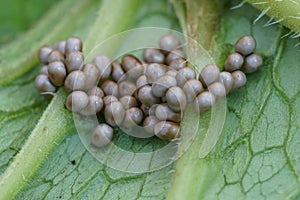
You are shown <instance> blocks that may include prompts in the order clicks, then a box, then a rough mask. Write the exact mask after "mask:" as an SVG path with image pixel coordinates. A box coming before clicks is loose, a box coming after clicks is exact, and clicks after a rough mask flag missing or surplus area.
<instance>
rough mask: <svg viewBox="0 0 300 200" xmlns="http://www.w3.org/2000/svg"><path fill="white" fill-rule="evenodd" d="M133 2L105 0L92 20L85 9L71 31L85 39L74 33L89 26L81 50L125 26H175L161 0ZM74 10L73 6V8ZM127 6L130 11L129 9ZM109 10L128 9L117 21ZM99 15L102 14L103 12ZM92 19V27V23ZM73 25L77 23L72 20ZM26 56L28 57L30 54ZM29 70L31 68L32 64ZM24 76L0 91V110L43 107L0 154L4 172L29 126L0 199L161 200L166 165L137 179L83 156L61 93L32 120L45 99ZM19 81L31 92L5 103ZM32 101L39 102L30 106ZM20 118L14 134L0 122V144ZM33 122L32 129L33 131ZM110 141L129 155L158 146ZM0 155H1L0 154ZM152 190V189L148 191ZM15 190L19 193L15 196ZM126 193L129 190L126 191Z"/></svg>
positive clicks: (119, 139) (125, 139)
mask: <svg viewBox="0 0 300 200" xmlns="http://www.w3.org/2000/svg"><path fill="white" fill-rule="evenodd" d="M134 2H135V1H131V2H130V4H128V1H123V0H122V1H120V2H119V3H116V4H112V3H111V2H110V1H103V2H102V4H101V6H100V12H101V13H100V14H99V16H98V19H97V20H96V21H95V20H93V18H94V16H95V15H96V14H97V12H98V10H95V9H90V10H89V11H90V12H92V13H91V14H90V13H89V14H88V15H84V16H85V19H83V20H82V21H83V22H84V23H85V25H84V26H79V27H78V26H77V27H78V28H77V29H75V33H77V34H76V35H79V36H81V37H82V36H83V37H82V38H85V37H86V35H87V34H86V32H87V31H85V32H84V33H81V32H80V30H81V29H84V28H85V29H86V30H89V29H90V27H93V28H91V32H90V33H89V35H88V37H87V47H84V48H86V49H89V48H91V47H92V46H90V47H89V44H93V43H91V42H89V41H93V40H94V38H95V35H96V36H97V37H96V39H97V40H99V42H100V41H101V40H104V39H106V38H107V37H109V36H110V35H112V34H115V33H117V32H119V31H122V30H125V29H128V28H130V27H143V26H157V27H159V26H161V27H165V28H172V29H175V28H178V25H177V21H176V17H175V16H174V14H173V13H172V8H171V6H170V5H169V4H167V3H166V2H165V1H155V2H151V3H150V2H149V3H148V4H142V5H140V6H137V7H136V8H133V7H132V6H136V5H135V3H134ZM126 3H127V5H126ZM150 5H151V6H150ZM74 6H75V7H77V6H78V5H74ZM110 6H113V7H110ZM130 6H131V7H130ZM129 7H130V8H131V9H132V10H130V11H129V10H128V9H129ZM149 8H151V9H149ZM105 9H107V10H105ZM109 9H115V10H117V11H119V12H118V13H123V12H125V11H127V10H128V11H127V15H126V17H127V18H124V19H122V20H121V18H120V16H124V15H115V14H114V13H113V12H108V11H109ZM126 9H127V10H126ZM136 10H139V12H135V11H136ZM102 11H107V13H106V12H102ZM129 13H131V14H129ZM101 19H102V20H101ZM158 19H159V20H158ZM46 21H47V19H46ZM94 21H95V25H93V23H94ZM103 21H104V22H105V23H107V24H105V27H106V28H107V30H106V32H101V34H100V35H99V31H101V28H100V30H99V25H102V23H103ZM87 22H89V23H88V24H89V26H87V25H86V23H87ZM118 23H120V25H118ZM78 24H81V23H80V22H78ZM95 42H96V41H95ZM111 48H115V49H117V46H112V47H111ZM86 49H85V50H84V53H85V55H87V53H88V50H86ZM35 51H37V49H36V50H35ZM30 56H32V55H31V54H30ZM17 67H19V66H17ZM30 67H31V68H32V67H33V66H30ZM30 74H31V75H30V78H28V76H29V75H28V74H26V75H24V76H23V77H21V78H19V79H17V80H15V81H14V82H10V83H9V86H5V87H2V91H3V94H4V95H3V96H1V98H2V99H3V102H4V103H3V105H2V108H3V109H4V110H5V111H6V112H8V113H9V114H10V112H12V110H13V111H15V112H18V111H21V110H22V109H25V108H26V109H28V110H30V111H32V110H31V109H32V105H35V104H37V105H40V104H42V105H43V107H40V108H39V109H37V112H38V116H36V118H35V119H33V118H29V117H30V115H26V116H25V117H24V119H30V120H32V124H33V126H32V127H29V128H28V132H26V135H25V136H24V138H23V141H21V142H20V144H19V146H18V149H17V150H16V151H15V152H13V153H14V154H12V153H10V154H8V153H7V155H4V154H3V160H5V161H6V164H5V165H3V167H2V168H3V169H2V171H4V169H6V167H7V165H8V164H9V163H8V162H9V161H10V160H12V157H13V156H14V155H15V154H16V153H17V152H18V151H19V150H20V148H21V146H22V144H23V143H24V140H25V139H26V136H27V135H28V133H29V132H30V131H31V130H32V129H33V128H34V129H33V132H32V133H31V135H30V136H29V138H28V139H27V141H26V143H25V145H24V146H23V148H22V149H21V150H20V152H19V154H17V156H16V157H15V159H14V161H13V163H12V164H11V165H10V166H9V167H8V168H7V169H6V171H5V172H4V174H3V175H2V177H1V178H0V185H1V186H0V188H1V197H2V198H4V199H7V198H11V197H13V196H14V195H15V194H16V195H17V196H16V197H15V198H16V199H28V198H30V197H34V198H37V199H40V198H46V199H47V198H48V199H53V198H63V199H65V198H84V199H86V198H88V199H94V197H95V196H96V197H98V198H100V197H101V196H106V198H107V197H110V198H114V197H113V196H115V197H116V198H117V196H119V197H120V198H121V197H122V198H125V199H128V198H132V197H133V196H139V197H143V198H155V199H163V198H164V196H165V195H166V191H167V187H168V184H169V182H170V178H171V174H169V170H170V167H169V168H165V169H163V170H162V171H157V172H153V173H146V174H140V175H139V174H130V173H124V172H119V171H116V170H113V169H110V168H108V167H106V166H104V165H102V164H101V163H100V162H98V161H97V160H96V159H95V158H93V157H92V156H91V154H90V153H88V151H87V150H86V149H85V148H84V146H83V145H82V143H81V142H80V140H79V137H78V135H77V134H76V129H75V127H74V125H73V122H72V114H71V113H70V112H69V111H67V110H65V109H64V108H63V104H64V100H65V95H66V94H65V92H64V91H63V90H60V91H59V92H58V93H57V94H56V96H55V97H54V98H53V100H52V101H51V103H50V104H49V105H48V107H47V109H46V110H45V111H44V113H43V115H42V117H41V119H40V120H39V121H38V122H37V120H38V118H39V117H40V116H41V113H42V112H43V108H45V103H42V102H43V101H45V100H43V98H42V97H40V95H39V94H38V92H36V90H35V89H34V86H33V80H34V76H35V75H36V74H37V70H34V71H32V72H30ZM24 82H27V83H28V85H29V86H28V87H30V91H33V94H25V93H26V91H25V90H24V91H22V93H21V94H20V95H19V96H21V97H23V96H24V98H21V99H16V101H17V104H16V105H17V106H15V103H16V102H14V101H13V102H9V99H11V98H13V99H14V98H16V97H17V96H18V95H17V93H16V92H15V91H16V90H17V88H18V87H20V85H23V84H24ZM13 89H14V90H13ZM29 97H30V98H31V99H30V98H29ZM36 99H38V100H39V102H35V101H36ZM1 102H2V101H1ZM21 102H22V103H21ZM0 107H1V106H0ZM24 107H25V108H24ZM24 119H20V121H21V123H20V125H17V126H16V128H15V129H14V130H10V129H9V128H10V127H11V126H12V125H10V124H8V123H7V124H8V125H6V124H4V125H6V126H9V127H8V128H5V129H3V130H2V131H3V134H4V133H6V132H7V131H8V133H7V135H9V136H8V137H7V138H2V139H3V141H1V144H3V145H4V144H6V143H7V142H8V141H10V140H12V141H13V142H14V139H15V138H14V137H12V135H13V134H14V133H18V134H19V135H23V132H22V130H21V127H25V126H26V123H28V121H26V120H24ZM15 121H16V120H15ZM15 121H13V122H11V123H14V122H15ZM36 123H37V125H36V126H35V127H34V124H36ZM3 127H4V126H3ZM15 140H17V139H15ZM115 140H116V141H115V142H116V143H118V144H119V145H120V146H123V147H124V148H129V150H131V151H140V150H141V151H148V150H151V149H155V148H157V146H161V145H160V144H161V143H162V142H160V141H159V140H158V139H156V140H154V141H152V142H150V143H149V141H146V142H145V140H141V139H140V140H138V139H133V138H132V137H130V136H127V135H125V134H122V135H118V134H117V136H116V137H115ZM128 143H131V146H129V147H128ZM155 143H156V144H155ZM11 146H12V145H9V144H6V145H4V148H3V152H5V151H9V150H10V147H11ZM0 155H1V156H2V154H0ZM46 157H47V159H46ZM99 183H103V184H104V185H103V187H101V188H102V189H99V187H98V185H99ZM24 186H25V187H24ZM23 187H24V188H23ZM153 188H157V189H155V190H153ZM20 189H22V191H20V192H19V190H20ZM116 189H118V190H119V193H115V190H116ZM128 190H130V191H131V192H128Z"/></svg>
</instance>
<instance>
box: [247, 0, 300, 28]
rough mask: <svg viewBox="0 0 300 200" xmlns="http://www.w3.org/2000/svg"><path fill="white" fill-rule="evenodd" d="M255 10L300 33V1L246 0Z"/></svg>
mask: <svg viewBox="0 0 300 200" xmlns="http://www.w3.org/2000/svg"><path fill="white" fill-rule="evenodd" d="M246 2H248V3H250V4H251V5H253V6H254V7H255V8H257V9H259V10H261V11H262V12H266V13H265V14H266V15H268V16H269V17H271V18H274V22H280V23H281V24H283V25H284V26H286V27H288V28H289V29H291V30H292V31H293V32H295V33H300V15H299V10H300V1H299V0H295V1H287V0H283V1H274V0H264V1H262V0H246Z"/></svg>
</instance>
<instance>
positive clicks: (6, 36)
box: [0, 0, 58, 46]
mask: <svg viewBox="0 0 300 200" xmlns="http://www.w3.org/2000/svg"><path fill="white" fill-rule="evenodd" d="M57 1H58V0H10V1H8V0H0V46H2V45H4V44H6V43H8V42H10V41H12V40H13V39H14V38H16V37H17V36H18V35H20V34H21V33H22V32H23V31H25V30H27V29H28V28H30V27H32V26H34V25H35V24H36V23H38V20H39V18H41V17H42V16H43V15H44V14H45V13H46V11H47V10H48V9H49V8H50V7H52V6H53V5H54V4H55V3H56V2H57Z"/></svg>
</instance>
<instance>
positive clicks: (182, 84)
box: [35, 35, 262, 147]
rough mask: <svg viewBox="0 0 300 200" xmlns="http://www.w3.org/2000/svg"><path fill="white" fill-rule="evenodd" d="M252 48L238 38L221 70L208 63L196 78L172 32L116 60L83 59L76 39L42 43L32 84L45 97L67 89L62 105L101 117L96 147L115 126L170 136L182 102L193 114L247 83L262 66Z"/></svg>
mask: <svg viewBox="0 0 300 200" xmlns="http://www.w3.org/2000/svg"><path fill="white" fill-rule="evenodd" d="M255 46H256V41H255V39H254V38H253V37H252V36H243V37H241V38H240V39H239V40H238V41H237V43H236V44H235V52H234V53H232V54H230V55H229V56H228V58H227V59H226V62H225V67H224V68H225V71H223V72H220V70H219V68H218V66H216V65H215V64H209V65H206V66H205V67H204V68H203V69H202V71H201V72H200V74H199V76H198V77H197V75H196V72H195V71H194V70H193V69H192V68H191V67H190V66H189V63H188V61H187V60H186V59H185V55H184V52H183V50H182V49H181V42H180V41H179V40H178V39H177V38H176V37H174V36H173V35H164V36H162V37H161V38H160V40H159V47H158V48H156V47H148V48H146V49H144V51H143V60H140V59H138V58H137V57H135V56H134V55H132V54H127V55H124V56H123V57H122V58H121V60H120V61H118V60H114V61H111V60H110V58H109V57H107V56H105V55H97V56H95V58H94V59H93V61H92V62H91V63H84V57H83V55H82V53H81V50H82V42H81V40H80V39H79V38H77V37H71V38H69V39H67V40H66V41H61V42H58V43H57V44H55V45H54V46H53V47H51V46H43V47H41V49H40V50H39V58H40V61H41V62H42V63H43V66H42V67H41V70H40V74H39V75H38V76H37V78H36V81H35V83H36V87H37V88H38V90H39V91H40V92H41V94H43V95H44V96H45V97H46V98H51V96H52V95H53V93H54V92H55V91H56V90H57V87H59V86H64V88H65V89H66V91H67V92H68V93H69V95H68V97H67V99H66V107H67V109H68V110H70V111H72V112H76V113H79V114H81V115H85V116H89V115H96V114H97V115H104V119H105V122H106V123H101V124H100V125H98V126H97V127H96V128H95V130H94V132H93V133H92V135H91V141H92V144H93V145H94V146H95V147H103V146H105V145H107V144H108V143H109V142H110V141H111V140H112V138H113V134H114V129H113V128H114V127H121V128H122V127H123V128H127V129H130V128H132V127H134V126H138V125H140V126H142V127H143V128H144V130H145V132H146V133H147V134H149V136H152V135H156V136H157V137H159V138H161V139H165V140H171V139H174V138H177V137H179V132H180V121H181V119H182V116H183V112H184V111H185V109H186V107H187V104H189V103H192V104H193V108H194V111H195V112H196V113H197V114H201V113H204V112H206V111H208V110H209V109H210V108H211V107H212V106H213V105H214V104H215V103H216V102H217V101H218V100H220V99H221V98H223V97H225V96H226V95H227V94H228V93H230V92H232V91H235V90H237V89H238V88H240V87H242V86H244V85H245V84H246V75H245V73H252V72H254V71H256V70H257V69H258V68H259V67H260V66H261V65H262V58H261V56H260V55H258V54H255V53H253V52H254V49H255Z"/></svg>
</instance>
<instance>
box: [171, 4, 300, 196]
mask: <svg viewBox="0 0 300 200" xmlns="http://www.w3.org/2000/svg"><path fill="white" fill-rule="evenodd" d="M236 3H237V4H238V2H236ZM235 5H236V4H234V3H231V4H229V5H228V6H227V7H226V9H225V10H224V13H223V14H222V17H221V22H220V30H221V31H220V34H219V38H218V39H217V44H218V47H217V49H219V51H221V52H226V54H227V55H228V52H230V51H232V50H233V45H234V43H235V41H236V40H237V39H238V38H239V37H240V36H242V35H245V34H253V35H254V37H255V38H256V40H257V43H258V46H257V50H256V51H257V52H259V53H261V54H262V55H263V57H264V66H263V68H262V69H261V70H259V71H258V72H256V73H253V74H251V75H248V76H247V78H248V81H247V85H246V87H244V88H242V89H240V90H239V91H236V92H234V93H233V94H230V95H229V96H228V97H227V99H226V100H227V111H226V120H225V125H224V128H223V131H222V133H221V137H220V138H219V140H218V142H217V144H216V146H215V147H214V149H213V150H212V152H210V154H208V156H206V157H204V158H201V157H200V155H201V152H200V147H201V146H204V145H207V144H203V141H204V140H203V138H204V137H211V136H210V135H207V134H208V130H209V128H210V124H209V123H210V121H211V117H212V116H213V113H207V114H205V115H203V116H201V117H200V122H201V125H202V126H201V128H200V130H199V132H198V135H197V136H198V137H197V138H196V139H195V141H194V143H193V144H192V145H191V147H190V148H189V149H188V151H187V152H186V153H185V154H184V155H183V156H182V157H181V158H180V159H179V160H178V161H177V163H176V166H175V174H174V179H173V181H172V185H171V188H170V190H169V194H168V199H172V200H173V199H294V198H295V199H296V198H299V195H300V189H299V188H300V187H299V186H300V185H299V175H300V174H299V169H300V165H299V151H298V149H299V134H298V133H299V130H300V126H299V120H298V119H299V92H300V78H299V74H300V68H299V62H300V60H299V50H298V49H297V48H296V47H295V46H296V44H297V43H298V42H299V40H298V39H291V38H285V39H281V36H283V35H285V34H286V33H288V30H286V29H285V28H283V27H281V26H280V25H273V26H268V27H264V26H263V25H264V24H265V23H266V22H268V20H269V18H268V17H263V18H261V19H260V20H259V21H258V22H257V23H256V24H253V21H254V20H255V19H256V17H257V16H258V15H259V11H257V10H255V9H253V8H252V7H251V6H249V5H244V6H243V7H242V8H239V9H235V10H231V9H230V8H231V7H233V6H235ZM195 10H197V8H195ZM187 12H188V11H187ZM199 23H201V22H199ZM200 32H201V30H200ZM226 54H225V55H220V54H215V56H216V57H215V60H219V61H218V63H219V64H220V65H222V63H224V59H225V58H226ZM219 106H220V105H219ZM219 106H217V108H216V109H218V107H219ZM213 124H214V126H220V125H222V124H220V122H219V121H213Z"/></svg>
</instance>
